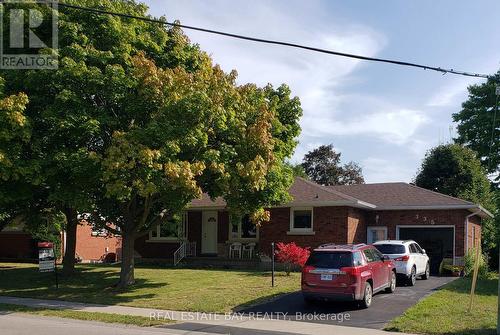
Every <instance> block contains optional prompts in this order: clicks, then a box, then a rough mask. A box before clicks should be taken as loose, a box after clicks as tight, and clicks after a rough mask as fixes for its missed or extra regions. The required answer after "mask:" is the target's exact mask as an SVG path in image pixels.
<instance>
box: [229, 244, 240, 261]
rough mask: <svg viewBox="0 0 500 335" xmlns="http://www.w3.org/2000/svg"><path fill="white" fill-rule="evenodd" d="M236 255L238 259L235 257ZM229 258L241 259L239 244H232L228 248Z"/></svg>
mask: <svg viewBox="0 0 500 335" xmlns="http://www.w3.org/2000/svg"><path fill="white" fill-rule="evenodd" d="M236 255H238V257H236ZM229 258H241V243H240V242H234V243H232V244H231V245H230V246H229Z"/></svg>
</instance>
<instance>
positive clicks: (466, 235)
mask: <svg viewBox="0 0 500 335" xmlns="http://www.w3.org/2000/svg"><path fill="white" fill-rule="evenodd" d="M480 213H481V209H478V210H477V211H475V212H474V213H471V214H469V215H467V216H466V217H465V252H467V251H468V250H469V218H471V217H473V216H474V215H478V214H480ZM472 243H474V241H472ZM464 255H465V254H464Z"/></svg>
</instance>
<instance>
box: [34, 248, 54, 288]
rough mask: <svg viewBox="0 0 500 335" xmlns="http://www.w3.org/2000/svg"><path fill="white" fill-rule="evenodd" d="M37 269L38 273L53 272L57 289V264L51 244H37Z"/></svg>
mask: <svg viewBox="0 0 500 335" xmlns="http://www.w3.org/2000/svg"><path fill="white" fill-rule="evenodd" d="M38 267H39V269H40V272H54V274H55V276H56V288H59V282H58V278H57V264H56V257H55V253H54V244H53V243H51V242H39V243H38Z"/></svg>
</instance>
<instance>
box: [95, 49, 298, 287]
mask: <svg viewBox="0 0 500 335" xmlns="http://www.w3.org/2000/svg"><path fill="white" fill-rule="evenodd" d="M132 63H133V68H132V71H131V73H130V74H129V75H128V76H127V77H128V78H131V79H130V80H129V81H128V90H129V92H133V93H132V94H131V95H130V96H129V99H128V104H127V105H126V110H127V116H128V119H127V122H125V123H124V124H123V128H122V129H121V130H120V131H115V132H114V134H113V137H112V140H111V143H110V145H109V147H108V148H107V150H106V151H105V152H104V154H103V155H96V159H98V160H100V162H101V166H102V173H103V175H102V181H103V184H104V186H105V187H104V190H105V192H104V193H103V194H102V195H101V197H100V198H99V200H98V201H97V202H96V209H95V212H94V213H95V215H93V216H91V220H93V221H94V222H99V221H100V224H101V225H107V227H108V229H110V230H112V231H113V228H112V226H111V227H110V225H109V224H108V223H110V222H112V223H113V224H114V225H117V226H118V227H120V232H121V234H122V236H123V239H122V241H123V245H122V268H121V275H120V283H119V286H121V287H124V286H127V285H130V284H133V283H134V258H133V253H134V241H135V239H136V238H137V237H138V236H139V235H140V234H143V233H144V232H145V231H148V230H149V229H151V228H152V227H154V226H155V225H161V224H167V221H168V219H169V218H171V217H173V216H175V215H176V214H178V213H179V212H180V211H182V210H183V209H184V208H186V206H187V205H188V204H189V202H190V201H191V200H193V199H194V198H197V197H199V196H201V193H202V192H207V193H208V194H209V195H210V196H211V197H216V196H222V197H223V198H224V199H225V200H226V202H227V204H228V208H229V210H230V211H231V212H232V213H234V214H236V216H238V215H243V214H245V213H250V214H251V218H252V221H253V222H254V223H255V224H260V223H262V222H263V221H266V220H268V217H269V213H267V212H266V211H264V209H263V208H264V206H271V205H276V204H278V203H282V202H283V201H286V200H287V199H288V193H287V189H288V187H289V186H290V184H291V182H292V173H291V169H290V168H289V167H288V166H287V165H285V163H284V160H285V159H286V158H288V157H290V155H291V154H292V153H293V148H294V146H295V144H296V141H295V138H296V136H297V135H298V132H299V128H298V126H297V125H298V123H297V122H298V118H299V117H300V115H301V108H300V104H299V101H298V99H296V98H295V99H290V98H289V95H290V91H289V89H288V88H287V87H286V86H281V87H279V88H278V89H274V88H273V87H272V86H267V87H265V88H258V87H256V86H255V85H243V86H238V85H236V84H235V79H236V74H235V73H234V72H233V73H230V74H226V73H224V72H223V71H222V70H221V69H220V68H219V67H218V66H214V65H213V64H212V62H211V60H210V59H209V57H208V56H205V57H204V60H203V62H202V63H201V64H200V66H199V67H198V69H196V70H194V71H187V70H186V69H183V68H181V67H177V68H175V69H169V68H161V67H159V66H158V64H155V62H154V61H153V60H151V59H149V58H147V57H146V55H144V54H138V55H137V56H135V57H133V58H132Z"/></svg>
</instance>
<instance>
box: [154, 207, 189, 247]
mask: <svg viewBox="0 0 500 335" xmlns="http://www.w3.org/2000/svg"><path fill="white" fill-rule="evenodd" d="M154 230H156V236H153V231H154ZM179 230H180V234H179V235H180V236H179V237H172V236H165V237H162V236H160V231H161V227H160V225H157V226H156V227H154V228H153V229H151V230H150V231H149V239H148V240H147V242H179V241H183V240H185V239H186V238H187V234H188V213H187V212H183V213H182V224H181V225H180V226H179Z"/></svg>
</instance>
